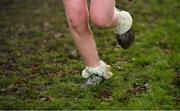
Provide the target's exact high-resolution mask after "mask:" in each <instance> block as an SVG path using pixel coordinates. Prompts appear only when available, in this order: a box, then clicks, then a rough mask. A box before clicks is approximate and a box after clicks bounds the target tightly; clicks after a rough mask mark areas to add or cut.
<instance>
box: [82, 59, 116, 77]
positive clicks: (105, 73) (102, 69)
mask: <svg viewBox="0 0 180 111" xmlns="http://www.w3.org/2000/svg"><path fill="white" fill-rule="evenodd" d="M91 75H97V76H100V77H103V78H105V79H109V78H111V77H112V75H113V74H112V72H111V71H110V66H109V65H107V64H106V63H104V62H103V61H100V66H97V67H95V68H92V67H86V68H85V70H83V71H82V77H83V78H88V77H90V76H91Z"/></svg>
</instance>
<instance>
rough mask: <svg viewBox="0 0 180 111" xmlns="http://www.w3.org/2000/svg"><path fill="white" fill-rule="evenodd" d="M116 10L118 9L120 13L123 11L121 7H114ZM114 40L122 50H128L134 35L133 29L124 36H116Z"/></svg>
mask: <svg viewBox="0 0 180 111" xmlns="http://www.w3.org/2000/svg"><path fill="white" fill-rule="evenodd" d="M116 8H117V9H119V10H120V11H123V10H124V9H123V8H122V7H121V6H116ZM116 39H117V41H118V43H119V45H120V46H121V47H122V48H123V49H128V48H129V47H130V46H131V44H132V43H133V42H134V39H135V34H134V31H133V29H132V28H131V29H129V30H128V31H127V32H126V33H124V34H117V35H116Z"/></svg>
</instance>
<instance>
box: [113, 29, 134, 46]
mask: <svg viewBox="0 0 180 111" xmlns="http://www.w3.org/2000/svg"><path fill="white" fill-rule="evenodd" d="M134 38H135V35H134V32H133V29H132V28H131V29H130V30H128V31H127V32H126V33H124V34H117V35H116V39H117V41H118V43H119V45H120V46H121V47H122V48H123V49H128V48H129V47H130V46H131V44H132V43H133V42H134Z"/></svg>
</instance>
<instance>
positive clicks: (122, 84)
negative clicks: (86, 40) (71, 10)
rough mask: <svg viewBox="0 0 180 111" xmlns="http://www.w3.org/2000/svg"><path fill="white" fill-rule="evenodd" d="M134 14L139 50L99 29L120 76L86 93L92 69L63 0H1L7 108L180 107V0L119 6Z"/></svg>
mask: <svg viewBox="0 0 180 111" xmlns="http://www.w3.org/2000/svg"><path fill="white" fill-rule="evenodd" d="M117 2H118V3H121V5H123V7H124V8H126V9H127V10H129V11H130V12H131V13H132V14H133V16H134V26H133V28H134V30H135V33H136V40H135V43H134V44H133V46H132V48H130V49H128V50H123V49H121V48H117V47H116V44H117V43H116V39H115V37H114V35H113V34H112V32H111V31H110V30H98V29H97V28H95V26H94V25H93V24H91V25H92V29H93V32H94V35H95V39H96V42H97V47H98V50H99V53H100V56H101V59H102V60H104V61H105V62H107V63H108V64H110V65H111V66H112V71H113V73H114V77H113V78H112V79H110V80H108V81H105V82H104V83H103V84H101V85H100V86H97V87H94V88H88V89H83V88H82V87H81V85H82V84H83V82H84V81H85V80H84V79H83V78H82V77H81V71H82V70H83V69H84V68H85V65H84V64H83V61H82V59H81V58H80V56H79V55H78V53H77V51H76V47H75V46H74V43H73V41H72V38H71V35H70V33H69V30H68V26H67V23H66V18H65V14H64V9H63V4H62V1H61V0H1V1H0V109H180V105H179V102H180V96H179V93H180V90H179V82H180V81H179V74H180V38H179V36H180V31H179V29H180V14H179V10H180V2H179V0H149V1H148V0H134V1H131V2H127V1H125V0H120V1H117Z"/></svg>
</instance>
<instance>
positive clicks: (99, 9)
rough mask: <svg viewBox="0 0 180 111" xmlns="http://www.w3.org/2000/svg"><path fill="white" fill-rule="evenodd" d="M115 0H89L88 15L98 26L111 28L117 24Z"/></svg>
mask: <svg viewBox="0 0 180 111" xmlns="http://www.w3.org/2000/svg"><path fill="white" fill-rule="evenodd" d="M115 4H116V0H91V6H90V17H91V20H92V21H93V22H94V23H95V24H96V26H97V27H99V28H112V27H115V26H117V25H118V24H119V22H120V21H119V16H118V15H116V14H115V11H114V7H115Z"/></svg>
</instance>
